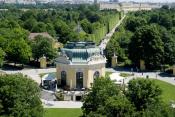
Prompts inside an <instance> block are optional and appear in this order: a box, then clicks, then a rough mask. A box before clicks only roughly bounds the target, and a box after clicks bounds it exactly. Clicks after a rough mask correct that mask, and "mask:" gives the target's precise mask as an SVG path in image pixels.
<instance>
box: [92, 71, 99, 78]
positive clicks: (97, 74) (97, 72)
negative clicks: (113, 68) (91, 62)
mask: <svg viewBox="0 0 175 117" xmlns="http://www.w3.org/2000/svg"><path fill="white" fill-rule="evenodd" d="M93 77H94V79H96V78H99V77H100V73H99V71H96V72H95V73H94V76H93Z"/></svg>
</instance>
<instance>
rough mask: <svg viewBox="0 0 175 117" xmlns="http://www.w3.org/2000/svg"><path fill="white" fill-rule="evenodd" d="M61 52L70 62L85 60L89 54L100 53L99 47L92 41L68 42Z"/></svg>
mask: <svg viewBox="0 0 175 117" xmlns="http://www.w3.org/2000/svg"><path fill="white" fill-rule="evenodd" d="M61 52H62V54H64V55H66V56H67V57H68V59H69V60H70V61H72V62H87V60H88V58H90V57H91V56H94V55H99V54H101V50H100V48H99V47H96V46H95V43H93V42H70V43H68V44H67V45H66V46H65V47H64V48H62V49H61Z"/></svg>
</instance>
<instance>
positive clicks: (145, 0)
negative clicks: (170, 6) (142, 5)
mask: <svg viewBox="0 0 175 117" xmlns="http://www.w3.org/2000/svg"><path fill="white" fill-rule="evenodd" d="M119 1H120V2H123V1H135V2H169V3H170V2H175V0H119Z"/></svg>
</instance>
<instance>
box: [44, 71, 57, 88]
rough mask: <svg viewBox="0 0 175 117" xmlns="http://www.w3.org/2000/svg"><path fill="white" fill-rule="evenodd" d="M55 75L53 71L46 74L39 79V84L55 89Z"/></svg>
mask: <svg viewBox="0 0 175 117" xmlns="http://www.w3.org/2000/svg"><path fill="white" fill-rule="evenodd" d="M56 85H57V83H56V75H54V74H53V73H49V74H46V75H44V76H43V77H42V79H41V86H42V87H43V88H44V89H48V90H53V89H56Z"/></svg>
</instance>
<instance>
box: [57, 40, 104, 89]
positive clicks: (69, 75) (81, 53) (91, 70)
mask: <svg viewBox="0 0 175 117" xmlns="http://www.w3.org/2000/svg"><path fill="white" fill-rule="evenodd" d="M105 63H106V58H105V56H104V55H103V54H102V52H101V50H100V48H99V47H97V46H95V43H93V42H69V43H67V45H65V47H64V48H62V49H61V53H60V55H59V57H58V58H57V59H56V69H57V80H58V85H61V86H63V87H64V86H68V87H69V88H70V89H72V90H74V89H75V90H82V89H83V88H90V87H91V84H92V83H93V82H94V79H96V78H98V77H102V76H103V77H104V76H105Z"/></svg>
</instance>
